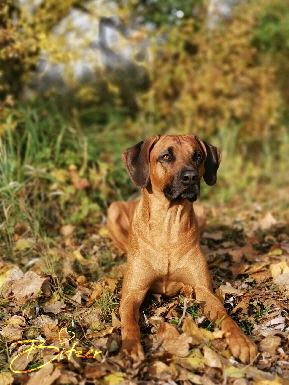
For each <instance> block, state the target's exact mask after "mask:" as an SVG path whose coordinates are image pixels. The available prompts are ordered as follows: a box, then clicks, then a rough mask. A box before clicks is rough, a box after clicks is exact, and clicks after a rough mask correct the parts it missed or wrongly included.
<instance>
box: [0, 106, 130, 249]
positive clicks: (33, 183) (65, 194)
mask: <svg viewBox="0 0 289 385" xmlns="http://www.w3.org/2000/svg"><path fill="white" fill-rule="evenodd" d="M16 111H17V113H16ZM6 127H7V128H6V132H5V133H4V134H3V136H2V138H1V141H0V151H1V156H0V171H1V174H0V195H1V203H0V204H1V211H0V217H1V219H0V221H1V222H2V227H1V233H2V236H3V237H6V238H7V237H8V238H9V234H12V233H13V228H14V226H15V224H16V223H17V222H21V221H25V222H27V223H29V224H31V227H32V228H33V229H34V231H36V235H37V234H38V231H40V230H41V229H43V228H45V231H47V230H48V231H49V229H51V230H53V231H55V230H57V229H59V226H61V225H63V224H65V223H70V224H73V225H80V224H83V223H85V224H86V225H87V226H89V225H94V224H97V223H99V222H100V220H101V215H102V212H103V211H102V210H104V209H105V207H106V206H107V205H108V203H109V202H111V201H112V200H116V199H119V198H120V196H121V193H120V192H121V191H124V192H125V191H127V190H128V187H126V185H127V180H128V176H127V175H126V174H125V172H124V167H121V168H120V171H119V170H118V169H116V168H115V167H114V166H113V163H112V161H111V157H110V156H108V155H107V154H105V153H104V154H103V155H102V151H103V140H105V138H104V135H103V134H100V133H99V132H96V133H95V132H90V133H85V132H84V131H83V130H82V129H81V128H80V126H79V125H77V124H76V125H74V126H73V125H72V124H71V123H70V122H69V121H67V120H65V119H64V117H63V116H62V115H61V114H60V113H59V111H58V109H57V107H56V106H55V105H53V104H47V105H43V106H40V107H37V108H36V107H35V106H33V105H32V106H31V107H29V106H25V107H20V106H19V108H18V109H17V110H16V109H15V113H13V112H12V113H11V114H10V115H9V116H8V118H7V121H6ZM115 141H117V139H115ZM120 152H121V151H120ZM117 155H118V154H117ZM115 156H116V155H115ZM118 156H119V155H118ZM118 162H119V163H120V159H119V160H118ZM119 175H120V176H121V177H119ZM7 241H8V240H7Z"/></svg>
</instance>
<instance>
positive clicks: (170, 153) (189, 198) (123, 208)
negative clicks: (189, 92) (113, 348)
mask: <svg viewBox="0 0 289 385" xmlns="http://www.w3.org/2000/svg"><path fill="white" fill-rule="evenodd" d="M122 157H123V161H124V164H125V167H126V170H127V172H128V174H129V176H130V178H131V180H132V182H133V183H134V184H135V185H136V186H137V187H138V188H140V189H141V199H140V201H138V202H115V203H113V204H112V205H111V206H110V207H109V209H108V221H107V223H108V229H109V231H110V233H111V236H112V239H113V240H114V242H115V244H116V245H117V246H118V247H119V248H120V249H122V250H124V251H126V252H127V267H126V271H125V274H124V280H123V287H122V298H121V302H120V318H121V334H122V351H123V352H124V353H126V354H127V355H129V356H130V357H132V358H133V359H134V360H142V359H143V358H144V352H143V348H142V346H141V342H140V329H139V326H138V321H139V308H140V305H141V304H142V302H143V300H144V298H145V295H146V294H147V292H148V291H150V292H152V293H155V294H161V295H164V296H169V297H170V296H175V295H177V294H178V292H179V291H180V290H181V289H182V288H183V287H184V286H187V285H188V286H190V287H192V289H193V293H194V296H195V299H196V302H197V303H199V304H200V305H201V307H202V310H203V313H204V314H205V315H206V316H208V317H209V318H210V319H211V320H214V321H218V322H220V328H221V329H222V330H223V331H224V332H226V338H227V341H228V344H229V347H230V349H231V352H232V354H233V356H234V357H236V358H238V359H240V360H241V361H242V362H243V363H249V362H252V361H253V360H254V359H255V357H256V355H257V348H256V345H255V344H254V343H253V342H252V341H251V340H250V339H249V338H248V337H247V336H246V335H245V334H244V333H243V332H242V331H241V329H240V328H239V327H238V325H237V324H236V323H235V322H234V321H233V320H232V319H231V318H230V317H229V316H228V315H227V313H226V311H225V309H224V307H223V305H222V304H221V302H220V301H219V299H218V298H217V297H216V296H215V295H214V293H213V288H212V280H211V276H210V273H209V269H208V265H207V262H206V260H205V257H204V255H203V253H202V250H201V247H200V230H199V225H198V221H197V219H196V214H195V212H194V207H193V204H192V202H195V201H196V200H197V198H198V197H199V195H200V181H201V179H202V178H203V179H204V181H205V182H206V183H207V184H208V185H214V184H215V183H216V180H217V170H218V167H219V164H220V161H221V154H220V151H219V150H218V149H217V148H216V147H215V146H213V145H211V144H209V143H206V142H205V141H202V140H200V139H199V138H198V137H197V136H196V135H161V136H159V135H158V136H150V137H149V138H148V139H146V140H145V141H142V142H140V143H137V144H136V145H135V146H133V147H130V148H128V149H127V150H126V151H125V152H124V153H123V155H122Z"/></svg>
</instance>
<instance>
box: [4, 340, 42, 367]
mask: <svg viewBox="0 0 289 385" xmlns="http://www.w3.org/2000/svg"><path fill="white" fill-rule="evenodd" d="M30 347H31V345H21V346H20V347H19V349H18V350H17V352H16V353H14V354H13V356H12V357H11V360H10V362H11V361H12V359H13V358H15V357H16V356H17V355H18V357H17V358H15V361H13V363H12V368H11V369H13V372H14V371H15V372H19V371H24V370H25V369H26V368H27V366H28V365H29V363H30V362H32V361H33V360H34V357H35V356H36V355H37V353H38V352H37V349H35V350H32V351H29V352H27V353H24V354H21V355H20V353H22V352H23V351H25V350H28V349H29V348H30Z"/></svg>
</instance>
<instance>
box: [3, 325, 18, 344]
mask: <svg viewBox="0 0 289 385" xmlns="http://www.w3.org/2000/svg"><path fill="white" fill-rule="evenodd" d="M0 334H1V335H2V336H3V337H5V338H6V340H7V341H8V342H12V341H20V340H21V339H22V335H23V330H22V329H21V328H20V327H19V326H10V325H8V326H4V328H3V329H2V331H1V332H0Z"/></svg>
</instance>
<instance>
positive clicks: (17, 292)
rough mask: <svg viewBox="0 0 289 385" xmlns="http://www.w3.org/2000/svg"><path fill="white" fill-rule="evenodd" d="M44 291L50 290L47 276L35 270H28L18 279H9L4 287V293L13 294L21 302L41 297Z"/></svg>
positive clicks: (6, 294)
mask: <svg viewBox="0 0 289 385" xmlns="http://www.w3.org/2000/svg"><path fill="white" fill-rule="evenodd" d="M42 291H46V292H49V284H48V279H47V278H45V277H44V278H42V277H40V276H39V275H37V274H36V273H34V272H33V271H28V272H27V273H25V274H24V276H23V277H22V278H20V279H18V280H10V279H9V280H8V281H7V282H6V284H5V285H4V287H3V290H2V295H3V296H10V295H13V296H14V297H15V299H16V301H18V302H19V303H21V304H23V303H25V302H28V301H30V300H31V299H36V298H39V297H40V296H41V295H42V293H41V292H42Z"/></svg>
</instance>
